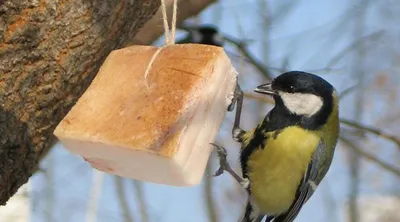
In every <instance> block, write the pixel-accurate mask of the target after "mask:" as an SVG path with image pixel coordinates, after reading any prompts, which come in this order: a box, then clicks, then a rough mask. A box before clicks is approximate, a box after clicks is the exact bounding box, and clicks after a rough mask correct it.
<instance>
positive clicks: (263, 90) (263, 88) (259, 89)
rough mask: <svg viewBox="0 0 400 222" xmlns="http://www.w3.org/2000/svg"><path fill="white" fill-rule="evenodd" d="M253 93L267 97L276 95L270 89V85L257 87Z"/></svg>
mask: <svg viewBox="0 0 400 222" xmlns="http://www.w3.org/2000/svg"><path fill="white" fill-rule="evenodd" d="M254 92H256V93H262V94H268V95H277V93H276V91H275V90H273V89H272V87H271V83H267V84H263V85H260V86H257V88H255V89H254Z"/></svg>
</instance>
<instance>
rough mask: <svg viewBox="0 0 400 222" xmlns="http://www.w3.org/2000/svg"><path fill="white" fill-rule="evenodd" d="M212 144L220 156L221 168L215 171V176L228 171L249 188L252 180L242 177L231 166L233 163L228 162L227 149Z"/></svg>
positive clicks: (241, 184)
mask: <svg viewBox="0 0 400 222" xmlns="http://www.w3.org/2000/svg"><path fill="white" fill-rule="evenodd" d="M211 145H212V146H214V148H215V149H216V151H217V155H218V157H219V168H218V170H217V171H216V172H215V173H214V176H215V177H217V176H219V175H221V174H223V173H224V171H226V172H228V173H229V174H230V175H231V176H232V177H233V178H235V180H236V181H237V182H238V183H239V184H240V186H242V187H243V188H244V189H247V188H248V187H249V185H250V181H249V180H248V179H243V178H241V177H240V176H239V175H238V174H237V173H236V172H235V171H234V170H233V169H232V167H231V165H230V164H229V163H228V160H227V156H228V152H226V149H225V148H224V147H222V146H219V145H217V144H215V143H211Z"/></svg>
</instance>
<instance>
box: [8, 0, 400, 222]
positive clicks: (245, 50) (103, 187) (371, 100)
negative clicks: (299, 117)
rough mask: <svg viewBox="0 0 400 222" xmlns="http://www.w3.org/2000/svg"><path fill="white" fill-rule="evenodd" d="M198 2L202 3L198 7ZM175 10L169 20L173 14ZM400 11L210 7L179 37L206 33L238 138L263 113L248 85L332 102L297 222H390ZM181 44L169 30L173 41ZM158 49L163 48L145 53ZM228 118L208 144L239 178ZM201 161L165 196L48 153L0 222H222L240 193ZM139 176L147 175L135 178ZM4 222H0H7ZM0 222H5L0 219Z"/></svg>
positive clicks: (248, 1)
mask: <svg viewBox="0 0 400 222" xmlns="http://www.w3.org/2000/svg"><path fill="white" fill-rule="evenodd" d="M198 1H201V0H198ZM178 10H179V9H178ZM399 21H400V2H399V1H395V0H380V1H372V0H357V1H347V0H325V1H315V0H220V1H216V2H215V3H213V4H210V5H209V6H208V7H207V8H206V9H205V10H203V11H202V12H201V13H200V14H199V15H198V16H196V17H194V18H190V19H189V20H187V21H185V24H187V25H191V26H193V25H200V26H201V25H203V24H213V25H215V26H216V27H218V29H219V31H220V32H221V34H222V35H223V36H225V37H227V39H228V41H226V42H225V45H224V48H225V49H226V52H227V54H228V55H229V56H230V58H231V60H232V62H233V64H234V66H235V67H236V69H237V70H238V72H239V73H240V80H239V83H240V85H241V86H242V89H243V90H244V92H245V104H244V110H243V117H242V127H243V128H244V129H251V128H253V127H255V126H256V124H257V123H258V122H259V121H260V120H261V119H262V118H263V116H264V115H265V114H266V113H267V112H268V110H269V109H271V107H272V104H270V100H268V98H266V97H262V96H261V97H260V96H259V95H255V94H253V92H252V90H253V88H255V87H256V86H257V85H259V84H261V83H265V82H267V81H269V80H270V79H271V78H273V77H275V76H277V75H279V74H280V73H282V72H285V71H288V70H301V71H308V72H312V73H315V74H318V75H320V76H322V77H323V78H325V79H326V80H328V81H329V82H330V83H332V84H333V85H334V86H335V87H336V89H337V90H338V92H339V93H340V94H341V101H340V117H341V118H342V124H341V137H340V141H339V143H338V145H337V149H336V154H335V158H334V161H333V163H332V166H331V168H330V171H329V172H328V174H327V176H326V177H325V179H324V180H323V182H322V183H321V185H320V186H319V188H318V189H317V191H316V193H315V194H314V195H313V197H312V198H311V199H310V200H309V201H308V203H307V204H306V205H305V206H304V207H303V210H302V211H301V213H300V214H299V216H298V218H297V219H296V222H314V221H315V222H319V221H326V222H378V221H379V222H394V221H400V211H399V209H400V183H399V182H400V139H399V138H400V136H399V135H398V134H399V133H398V130H399V128H400V127H399V126H398V124H399V123H400V121H399V119H400V112H399V111H400V97H399V96H398V95H400V94H399V87H398V85H399V84H400V38H399V36H400V27H399V25H398V22H399ZM186 34H187V33H186V32H185V31H183V30H179V31H178V33H177V39H180V38H184V36H185V35H186ZM163 43H164V39H163V37H161V38H160V39H158V40H157V41H156V42H154V44H155V45H161V44H163ZM233 116H234V113H228V114H227V115H226V118H225V120H224V122H223V124H222V127H221V129H220V131H219V134H218V137H217V140H216V143H218V144H222V145H224V146H225V147H226V148H227V150H228V152H229V154H228V157H229V161H230V163H231V164H232V165H233V166H234V167H235V169H236V171H239V170H240V168H239V162H238V152H239V146H238V143H236V142H234V141H233V140H232V139H231V127H232V124H233ZM217 168H218V160H217V157H216V155H215V154H213V155H212V156H211V157H210V160H209V164H208V168H207V172H206V173H205V175H204V178H203V181H202V183H201V184H200V185H198V186H193V187H185V188H181V187H170V186H165V185H158V184H151V183H145V182H141V181H136V180H132V179H125V178H120V177H116V176H113V175H108V174H103V173H100V172H99V171H95V170H93V169H92V168H91V167H90V166H89V165H88V164H87V163H86V162H84V161H83V159H82V158H81V157H79V156H74V155H71V154H70V153H69V152H68V151H67V150H66V149H64V148H63V147H62V145H61V144H59V143H57V144H56V145H55V147H54V148H53V149H52V150H51V152H50V153H49V155H48V156H47V157H46V158H45V159H44V161H42V163H41V171H39V172H38V173H36V174H35V175H34V176H33V177H32V178H31V180H30V181H29V183H28V184H26V185H25V186H23V187H22V188H21V189H20V190H19V192H18V194H17V195H15V196H14V197H13V198H12V200H11V201H10V202H9V204H8V205H7V207H5V208H0V218H6V219H5V221H6V222H8V221H13V222H14V221H15V222H19V221H21V222H25V221H30V222H81V221H82V222H114V221H115V222H137V221H139V222H153V221H161V222H187V221H193V222H232V221H237V220H238V219H239V217H240V216H241V215H242V213H243V211H244V205H245V203H246V198H247V196H246V193H245V192H244V191H243V190H242V189H241V188H240V187H239V186H238V184H237V183H236V182H235V181H234V180H233V179H232V178H231V177H230V176H229V175H227V174H223V175H221V176H220V177H212V176H211V175H212V173H213V172H214V171H215V170H217ZM143 170H146V169H143ZM7 218H8V219H7ZM0 221H3V219H0Z"/></svg>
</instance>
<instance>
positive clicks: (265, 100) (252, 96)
mask: <svg viewBox="0 0 400 222" xmlns="http://www.w3.org/2000/svg"><path fill="white" fill-rule="evenodd" d="M243 96H244V97H245V98H249V99H254V100H258V101H260V102H263V103H268V104H274V103H275V102H274V100H273V99H272V98H270V97H267V96H258V95H256V94H254V93H249V92H243Z"/></svg>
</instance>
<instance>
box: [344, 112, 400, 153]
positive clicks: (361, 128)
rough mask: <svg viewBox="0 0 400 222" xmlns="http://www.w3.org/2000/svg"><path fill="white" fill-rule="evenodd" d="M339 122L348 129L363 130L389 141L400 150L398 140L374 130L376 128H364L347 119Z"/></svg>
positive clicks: (399, 140)
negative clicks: (348, 127)
mask: <svg viewBox="0 0 400 222" xmlns="http://www.w3.org/2000/svg"><path fill="white" fill-rule="evenodd" d="M340 122H341V123H343V124H345V125H348V126H350V127H353V128H356V129H359V130H363V131H366V132H369V133H372V134H375V135H376V136H378V137H382V138H384V139H387V140H390V141H392V142H393V143H395V144H396V145H397V148H398V149H399V150H400V139H399V138H397V137H395V136H393V135H389V134H386V133H385V132H383V131H382V130H379V129H376V128H373V127H369V126H365V125H362V124H360V123H357V122H353V121H351V120H348V119H343V118H341V119H340Z"/></svg>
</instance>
